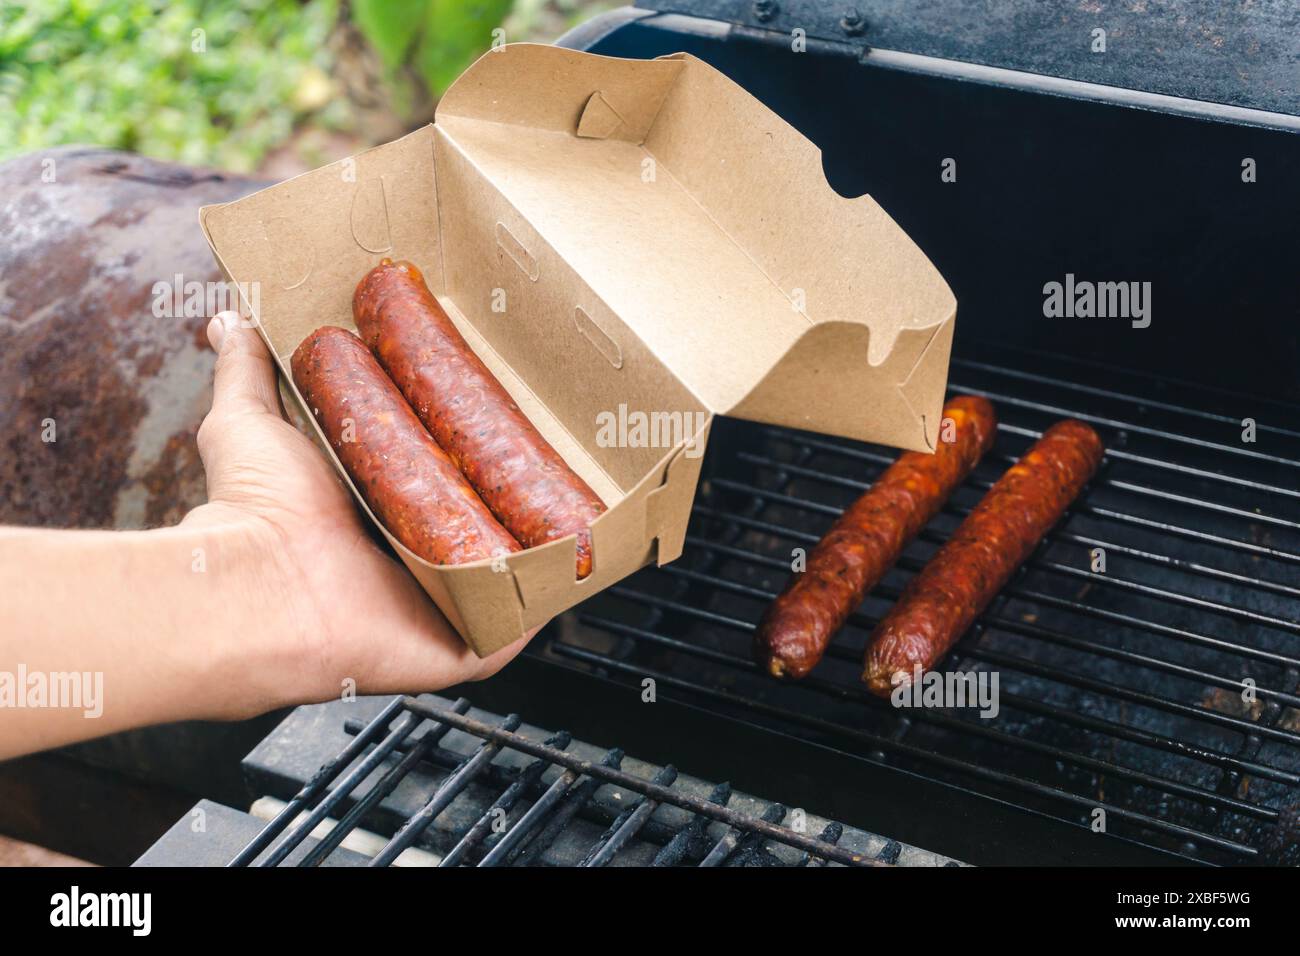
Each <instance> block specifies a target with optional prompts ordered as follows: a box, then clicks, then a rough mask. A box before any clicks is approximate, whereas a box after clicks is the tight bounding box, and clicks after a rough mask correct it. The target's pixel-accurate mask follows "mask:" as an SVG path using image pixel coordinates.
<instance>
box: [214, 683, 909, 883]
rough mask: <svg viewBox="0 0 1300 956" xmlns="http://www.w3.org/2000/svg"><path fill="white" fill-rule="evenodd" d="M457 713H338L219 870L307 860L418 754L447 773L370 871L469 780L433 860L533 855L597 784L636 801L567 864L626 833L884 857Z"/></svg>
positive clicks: (659, 856)
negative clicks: (489, 793) (489, 792)
mask: <svg viewBox="0 0 1300 956" xmlns="http://www.w3.org/2000/svg"><path fill="white" fill-rule="evenodd" d="M469 708H470V704H469V701H468V700H466V699H465V698H461V699H459V700H457V701H456V702H455V703H454V704H453V705H452V706H451V707H450V708H445V707H440V706H436V705H434V704H431V703H429V702H428V701H424V700H419V699H416V698H412V697H398V698H395V699H394V700H393V701H391V702H390V703H389V704H388V705H387V706H386V707H384V708H383V710H382V711H380V713H379V714H378V715H376V716H375V717H374V718H373V719H372V720H371V721H369V723H366V724H364V725H361V724H360V723H358V722H349V726H348V727H347V730H348V731H349V733H353V734H354V736H353V738H352V740H351V741H350V742H349V743H348V745H347V746H346V747H345V748H344V749H343V750H342V751H341V752H340V753H339V755H338V756H337V757H335V758H334V759H333V760H331V761H329V762H328V763H326V764H325V765H324V766H322V767H321V768H320V770H319V771H318V772H317V773H316V774H315V775H314V776H313V777H312V778H311V779H310V780H308V781H307V782H306V784H304V785H303V787H302V788H301V789H300V790H299V791H298V793H297V794H296V795H295V796H294V797H293V798H292V799H291V800H290V801H289V802H288V803H287V804H285V805H284V807H283V808H282V809H281V810H280V811H279V813H277V814H276V816H275V817H274V819H272V820H271V821H270V822H268V823H267V824H266V826H265V827H263V829H262V830H261V831H260V832H259V833H258V834H257V836H256V837H255V838H254V839H253V840H252V841H250V842H249V843H248V845H247V846H245V847H244V848H243V849H242V850H241V851H240V852H239V853H238V854H237V855H236V856H235V857H234V859H233V860H232V861H231V862H230V864H229V865H230V866H232V867H243V866H249V865H256V866H279V865H281V864H284V863H285V862H286V860H289V859H290V857H291V856H292V855H293V854H294V853H295V851H298V854H297V856H296V857H295V858H294V862H296V864H297V865H298V866H318V865H320V864H321V863H322V862H323V861H324V860H325V859H326V857H328V856H329V854H330V853H332V852H333V851H334V850H335V849H337V848H338V847H339V846H340V845H341V844H342V843H343V841H344V840H345V839H346V837H347V836H348V834H350V833H353V832H354V831H355V830H356V829H357V827H358V826H359V825H360V824H361V823H362V821H363V820H366V819H367V818H368V817H370V816H371V815H372V814H373V813H374V811H376V810H377V809H378V807H379V804H380V802H381V801H383V800H384V798H385V797H387V796H389V795H390V794H392V793H393V791H394V790H395V789H396V788H397V787H398V786H399V785H400V784H402V783H403V782H404V781H409V780H413V779H414V777H413V776H412V771H413V770H415V768H416V767H417V766H418V765H420V764H421V763H425V764H432V765H435V766H437V767H439V768H442V769H443V770H445V771H447V772H446V773H445V774H444V775H443V776H442V778H441V780H440V782H439V783H438V784H437V785H436V787H434V789H433V793H432V794H431V795H430V796H429V797H428V799H427V800H426V801H425V802H424V803H423V805H422V806H420V807H419V809H418V810H417V811H416V812H415V813H413V814H411V815H410V816H409V817H408V818H407V819H406V820H405V822H403V823H402V824H401V826H400V827H398V828H397V830H396V832H395V833H394V834H393V836H392V837H391V838H390V839H389V840H388V842H387V843H386V844H385V845H384V846H383V847H382V849H380V850H379V851H378V852H377V853H375V854H374V855H373V857H372V858H371V859H370V861H369V865H370V866H388V865H390V864H392V863H393V862H394V861H395V860H396V859H397V857H398V856H399V855H400V854H401V853H402V852H403V851H404V850H406V849H407V848H408V847H413V846H416V845H417V844H418V843H419V842H420V841H421V839H422V837H423V835H424V834H425V831H426V830H428V829H429V827H430V825H431V824H433V822H434V820H435V819H437V818H438V817H439V815H440V814H442V813H443V812H444V811H446V810H447V809H448V808H449V807H450V806H451V804H452V803H453V802H454V801H456V800H457V799H458V798H460V797H461V796H462V795H465V794H466V792H467V790H468V788H469V787H471V785H486V786H489V787H493V788H496V790H498V791H499V795H498V796H497V797H496V798H495V800H492V801H491V802H490V803H485V804H484V809H483V810H482V812H481V813H480V814H479V815H478V816H477V818H476V819H475V820H474V822H473V823H472V825H470V826H468V827H466V828H465V830H464V832H463V833H461V834H460V835H459V838H458V840H456V842H455V843H454V845H452V846H451V847H450V849H448V850H447V852H446V853H444V854H443V855H442V857H441V860H440V862H439V865H440V866H460V865H477V866H484V867H494V866H527V865H535V864H538V863H540V862H542V854H543V853H545V852H546V851H547V849H548V848H550V847H551V845H552V844H553V843H554V842H555V840H556V838H557V837H558V836H559V835H560V834H561V832H563V831H564V830H565V829H566V828H567V827H568V826H569V824H570V823H571V822H572V821H573V820H574V818H575V817H577V816H578V815H579V814H583V815H587V816H592V817H593V818H594V819H598V820H599V819H601V816H600V814H599V812H595V813H593V811H595V810H596V807H595V806H594V804H593V801H594V798H595V796H596V792H597V790H599V789H600V788H601V787H603V786H612V787H616V788H618V789H619V790H620V791H622V792H623V793H625V794H633V795H637V796H638V797H639V798H640V799H638V800H636V801H634V802H633V803H632V804H631V805H630V806H627V807H626V808H625V809H623V810H622V811H621V812H619V813H617V814H616V815H614V816H613V817H612V819H609V820H608V826H607V827H606V829H605V830H604V832H603V833H602V834H601V835H600V837H599V838H598V839H597V840H596V841H595V842H594V844H593V845H592V846H591V847H590V849H589V850H588V851H587V853H586V855H585V857H583V858H582V859H581V862H580V863H579V865H580V866H591V867H601V866H606V865H608V864H610V863H611V862H614V861H615V859H616V857H617V856H618V854H619V853H620V852H622V851H624V850H625V849H627V848H628V847H629V845H630V844H631V842H632V841H633V840H634V839H638V838H639V839H642V840H648V841H649V842H651V843H657V844H658V845H659V849H658V852H657V853H655V855H654V857H653V859H652V861H651V865H654V866H677V865H683V864H685V865H691V864H697V865H699V866H723V865H726V866H746V865H763V866H772V865H787V866H824V865H826V864H828V863H837V864H841V865H846V866H887V865H891V861H889V860H887V859H882V858H880V857H877V858H871V857H868V856H866V855H864V854H863V853H860V852H858V851H856V850H854V849H852V848H850V847H848V846H841V845H840V838H841V836H842V835H843V834H844V828H843V827H842V826H841V825H840V824H838V823H834V822H831V823H828V824H827V825H825V826H824V827H823V828H822V830H821V832H820V833H819V834H818V835H816V836H812V835H808V834H806V833H802V832H797V831H796V830H795V829H791V828H788V827H785V826H782V825H781V823H782V821H783V820H784V819H785V818H786V816H787V814H788V812H789V811H788V810H787V809H786V808H785V807H783V806H781V805H780V804H775V803H773V804H768V805H767V806H766V808H765V809H764V811H763V812H762V814H761V815H759V816H755V815H754V814H752V813H748V812H745V811H743V810H741V809H738V808H736V807H734V806H729V805H728V804H729V803H730V802H731V798H732V791H731V788H730V787H729V786H728V785H727V784H719V785H717V786H716V787H714V788H713V790H712V792H710V793H709V794H708V795H707V796H703V795H701V794H698V793H695V792H692V791H691V790H686V789H682V788H675V787H674V783H675V782H677V776H678V774H677V770H676V769H675V768H673V767H672V766H666V767H662V768H660V769H659V770H658V772H657V773H655V774H654V775H653V777H652V778H646V777H643V776H640V775H638V774H635V773H631V772H628V771H626V770H624V769H622V767H621V764H622V763H623V760H624V755H623V752H622V751H621V750H619V749H617V748H615V749H612V750H608V751H606V752H605V753H604V756H603V757H602V758H601V759H599V760H590V759H585V758H583V757H581V756H579V755H577V754H574V753H569V752H567V751H566V748H567V747H569V745H570V743H571V742H572V739H573V738H572V735H571V734H569V733H567V732H560V733H556V734H553V735H551V736H550V737H549V738H547V739H546V740H545V741H537V740H534V739H531V738H530V737H528V736H525V735H523V734H521V733H519V729H520V724H521V723H522V721H521V720H520V718H519V717H518V716H517V715H513V714H512V715H510V716H508V717H506V718H504V719H503V720H501V721H500V722H499V723H489V722H487V721H484V720H480V719H477V718H475V717H472V716H470V715H469V714H468V711H469ZM422 727H423V728H424V729H423V731H422V732H421V733H420V734H419V736H418V737H417V736H416V733H417V731H419V730H420V728H422ZM452 731H459V732H460V733H461V734H464V735H468V738H469V739H470V740H472V741H476V742H477V743H476V746H474V748H473V750H472V752H470V753H464V752H461V751H459V750H451V749H448V748H444V747H443V746H441V744H442V742H443V740H444V738H446V737H447V736H448V734H449V733H451V732H452ZM504 751H511V752H513V753H514V754H516V755H522V757H526V758H531V762H527V763H524V764H523V765H521V766H507V765H504V764H501V763H497V762H494V761H495V760H496V758H497V757H498V756H499V755H501V754H502V753H503V752H504ZM525 807H526V809H524V808H525ZM661 807H672V808H676V810H678V811H680V812H681V813H684V814H685V815H686V818H685V822H684V823H683V824H682V825H673V824H669V823H665V822H664V820H661V819H658V818H657V817H656V811H657V810H658V809H660V808H661ZM518 810H522V812H521V813H517V814H516V816H515V818H514V820H513V822H509V823H508V825H505V826H502V825H501V823H500V822H499V821H507V820H509V815H510V813H511V811H518ZM339 813H341V816H338V814H339ZM336 816H337V822H336V823H334V824H333V826H332V827H330V828H329V829H328V832H325V833H323V834H322V833H320V832H319V831H318V828H319V827H320V826H321V825H322V824H327V825H328V823H329V822H331V821H333V820H334V819H335V817H336ZM309 837H311V839H310V840H309V839H308V838H309ZM772 845H780V847H782V848H785V849H784V852H782V853H774V852H769V847H771V846H772ZM891 847H893V848H897V847H898V844H896V843H890V844H887V845H886V846H885V848H884V849H883V850H882V852H881V854H880V856H887V855H888V853H889V851H890V849H891ZM300 848H301V849H300ZM304 851H305V852H304Z"/></svg>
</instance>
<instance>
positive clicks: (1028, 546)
mask: <svg viewBox="0 0 1300 956" xmlns="http://www.w3.org/2000/svg"><path fill="white" fill-rule="evenodd" d="M1104 451H1105V449H1104V448H1103V447H1102V443H1101V439H1100V438H1098V437H1097V433H1096V432H1094V431H1093V430H1092V429H1091V428H1089V427H1088V426H1087V425H1085V424H1083V423H1082V422H1078V421H1074V420H1070V421H1063V422H1057V423H1056V424H1055V425H1053V426H1052V427H1051V428H1049V429H1048V430H1047V431H1046V432H1045V433H1044V434H1043V437H1042V438H1040V439H1039V440H1038V441H1037V442H1035V443H1034V446H1033V447H1032V448H1030V449H1029V451H1027V452H1025V454H1024V456H1023V457H1022V458H1021V459H1020V460H1019V461H1018V462H1016V463H1015V464H1014V465H1012V466H1011V468H1009V469H1008V470H1007V473H1006V474H1005V475H1003V476H1002V477H1001V478H1000V479H999V480H998V482H997V484H995V485H994V486H993V487H992V488H990V489H989V492H988V494H986V495H985V496H984V498H983V500H981V501H980V503H979V504H978V505H976V506H975V508H974V510H972V511H971V513H970V514H969V515H967V516H966V520H964V521H963V522H962V523H961V525H959V526H958V528H957V530H956V531H955V532H954V533H953V536H952V537H951V538H950V539H949V540H948V541H947V543H945V544H944V546H943V547H942V548H940V549H939V550H938V551H937V552H936V553H935V555H934V557H933V558H931V559H930V561H929V562H927V563H926V565H925V567H924V568H922V569H921V571H920V573H919V574H918V575H917V576H916V577H915V578H913V579H912V580H911V582H909V583H908V586H907V587H906V588H905V589H904V590H903V593H902V595H901V596H900V597H899V599H898V602H897V603H896V604H895V605H894V607H893V608H892V609H891V610H890V612H889V613H888V614H886V615H885V616H884V618H882V619H881V621H880V623H879V624H877V625H876V629H875V631H874V632H873V633H872V635H871V642H870V644H869V645H868V647H867V653H866V660H865V662H864V669H863V674H862V679H863V680H864V681H865V682H866V684H867V687H868V689H870V690H871V691H872V692H873V693H875V694H878V695H880V696H882V697H888V696H889V694H890V692H891V690H892V688H893V687H894V676H895V675H896V674H898V673H899V672H902V674H904V675H906V676H905V677H900V680H906V681H911V680H912V679H913V674H914V670H915V668H916V667H917V666H918V665H919V666H920V667H921V669H922V670H927V669H929V668H931V667H933V666H934V665H935V664H936V663H938V662H939V660H941V659H942V658H943V656H944V655H945V654H946V653H948V650H949V649H950V648H951V647H952V645H953V644H955V643H956V642H957V639H958V638H960V637H961V636H962V634H964V633H966V630H967V629H968V628H969V627H970V626H971V624H973V623H974V622H975V619H976V618H977V617H978V616H979V614H980V612H981V611H983V610H984V608H985V607H987V606H988V603H989V602H990V601H991V600H993V598H994V596H995V595H996V594H997V593H998V591H999V590H1001V589H1002V586H1003V585H1004V584H1006V583H1007V581H1008V580H1009V579H1010V578H1011V575H1012V574H1013V573H1015V570H1016V569H1017V568H1018V567H1020V565H1021V564H1023V563H1024V562H1025V560H1026V559H1027V558H1028V557H1029V555H1030V554H1031V553H1033V550H1034V548H1035V547H1037V546H1038V542H1039V541H1041V540H1042V538H1043V536H1044V535H1045V534H1047V532H1048V531H1050V530H1051V528H1052V525H1054V524H1056V522H1057V521H1058V520H1060V517H1061V515H1063V514H1064V513H1065V509H1066V508H1068V507H1069V506H1070V502H1072V501H1073V500H1074V499H1075V498H1076V497H1077V496H1078V494H1079V492H1080V491H1081V490H1082V489H1083V486H1084V485H1085V484H1086V483H1087V481H1088V479H1089V478H1091V477H1092V474H1093V472H1095V471H1096V470H1097V466H1098V465H1099V464H1101V458H1102V454H1103V453H1104Z"/></svg>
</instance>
